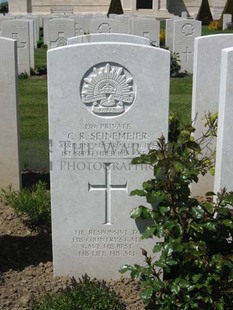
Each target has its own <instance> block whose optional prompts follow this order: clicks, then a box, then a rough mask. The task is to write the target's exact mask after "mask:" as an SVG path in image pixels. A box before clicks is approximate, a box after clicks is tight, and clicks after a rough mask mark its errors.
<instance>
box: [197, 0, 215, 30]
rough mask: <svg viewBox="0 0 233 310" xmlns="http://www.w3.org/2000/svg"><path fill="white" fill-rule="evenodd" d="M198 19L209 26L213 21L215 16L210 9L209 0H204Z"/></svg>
mask: <svg viewBox="0 0 233 310" xmlns="http://www.w3.org/2000/svg"><path fill="white" fill-rule="evenodd" d="M196 19H197V20H200V21H201V22H202V25H207V26H208V25H209V24H210V23H211V22H212V21H213V16H212V13H211V11H210V5H209V1H208V0H202V2H201V6H200V8H199V11H198V13H197V17H196Z"/></svg>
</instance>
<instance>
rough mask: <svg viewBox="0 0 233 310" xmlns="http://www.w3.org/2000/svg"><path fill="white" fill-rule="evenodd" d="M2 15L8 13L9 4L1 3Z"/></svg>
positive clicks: (0, 11)
mask: <svg viewBox="0 0 233 310" xmlns="http://www.w3.org/2000/svg"><path fill="white" fill-rule="evenodd" d="M0 13H2V14H5V13H8V2H2V3H0Z"/></svg>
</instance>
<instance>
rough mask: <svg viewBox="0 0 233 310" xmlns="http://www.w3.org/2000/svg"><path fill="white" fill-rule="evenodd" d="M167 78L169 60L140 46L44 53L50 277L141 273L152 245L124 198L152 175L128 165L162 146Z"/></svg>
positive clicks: (136, 200) (132, 201)
mask: <svg viewBox="0 0 233 310" xmlns="http://www.w3.org/2000/svg"><path fill="white" fill-rule="evenodd" d="M132 55H134V56H133V57H132ZM141 59H149V60H150V61H148V62H145V64H144V65H143V66H140V62H141ZM169 72H170V53H169V52H168V51H166V50H163V49H158V48H154V47H150V46H146V45H135V44H128V43H118V44H116V43H109V42H108V43H90V44H76V45H68V46H66V47H63V48H58V49H53V50H50V51H49V52H48V84H49V86H48V89H49V128H50V130H49V132H50V141H51V145H52V150H51V158H50V160H51V165H52V170H51V195H52V221H53V260H54V270H55V275H69V276H79V275H80V274H83V273H85V272H86V273H88V274H89V275H90V276H91V277H98V278H105V279H111V278H119V272H118V270H119V268H120V266H122V265H123V264H127V263H139V264H141V263H143V257H142V255H141V248H145V249H146V250H151V248H152V247H153V245H154V244H155V242H156V240H144V241H142V240H141V239H140V234H139V230H138V229H141V230H142V226H141V225H142V223H141V222H139V223H137V225H138V226H137V225H136V224H135V222H134V220H132V219H130V217H129V213H130V211H131V210H132V209H133V207H135V206H138V205H139V204H142V203H145V201H144V200H143V199H141V198H140V197H130V196H129V193H130V192H131V191H132V190H133V189H136V188H140V187H141V184H142V182H143V181H145V180H148V178H151V176H152V171H151V169H150V168H149V167H148V166H146V165H143V166H140V165H139V166H132V165H131V164H130V163H131V159H132V158H134V157H136V156H137V155H139V154H141V153H144V152H147V151H148V149H149V148H150V146H151V143H152V142H153V141H154V140H155V139H156V138H157V137H160V136H161V134H162V133H163V134H164V136H165V137H167V131H168V105H169ZM152 144H153V143H152ZM152 241H153V242H152Z"/></svg>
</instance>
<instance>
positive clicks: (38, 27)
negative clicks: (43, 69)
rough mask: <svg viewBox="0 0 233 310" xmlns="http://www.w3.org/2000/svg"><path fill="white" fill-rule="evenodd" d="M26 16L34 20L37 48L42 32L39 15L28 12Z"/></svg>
mask: <svg viewBox="0 0 233 310" xmlns="http://www.w3.org/2000/svg"><path fill="white" fill-rule="evenodd" d="M26 18H27V19H31V20H33V31H34V46H35V48H37V41H39V33H40V26H39V16H36V15H29V14H28V15H27V16H26Z"/></svg>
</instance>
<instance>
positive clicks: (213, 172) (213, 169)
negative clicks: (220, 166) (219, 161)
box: [209, 167, 215, 176]
mask: <svg viewBox="0 0 233 310" xmlns="http://www.w3.org/2000/svg"><path fill="white" fill-rule="evenodd" d="M209 172H210V174H211V175H212V176H214V175H215V167H211V168H210V169H209Z"/></svg>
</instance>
